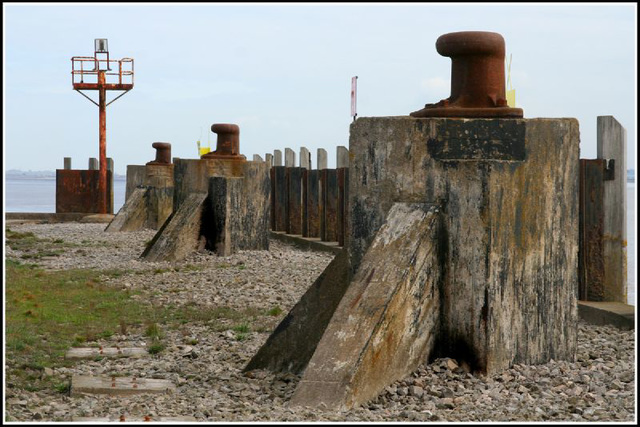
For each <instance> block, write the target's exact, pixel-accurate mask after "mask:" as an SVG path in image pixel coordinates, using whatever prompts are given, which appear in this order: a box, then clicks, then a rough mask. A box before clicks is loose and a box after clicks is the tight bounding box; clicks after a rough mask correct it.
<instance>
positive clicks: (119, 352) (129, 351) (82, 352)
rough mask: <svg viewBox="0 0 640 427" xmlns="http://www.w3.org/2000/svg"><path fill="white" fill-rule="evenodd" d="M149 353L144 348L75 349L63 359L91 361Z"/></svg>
mask: <svg viewBox="0 0 640 427" xmlns="http://www.w3.org/2000/svg"><path fill="white" fill-rule="evenodd" d="M148 355H149V352H148V351H147V350H146V349H144V348H134V347H104V348H99V347H76V348H71V349H69V351H67V354H65V356H64V357H65V359H93V358H96V357H100V356H102V357H134V358H137V357H144V356H148Z"/></svg>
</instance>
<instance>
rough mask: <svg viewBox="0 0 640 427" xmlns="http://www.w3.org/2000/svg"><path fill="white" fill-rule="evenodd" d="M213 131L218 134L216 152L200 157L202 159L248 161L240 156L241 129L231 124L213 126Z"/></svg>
mask: <svg viewBox="0 0 640 427" xmlns="http://www.w3.org/2000/svg"><path fill="white" fill-rule="evenodd" d="M211 131H212V132H214V133H216V134H218V141H217V142H216V150H215V151H211V152H209V153H206V154H203V155H202V156H200V158H202V159H246V157H245V156H244V155H242V154H240V128H239V127H238V125H234V124H229V123H216V124H213V125H211Z"/></svg>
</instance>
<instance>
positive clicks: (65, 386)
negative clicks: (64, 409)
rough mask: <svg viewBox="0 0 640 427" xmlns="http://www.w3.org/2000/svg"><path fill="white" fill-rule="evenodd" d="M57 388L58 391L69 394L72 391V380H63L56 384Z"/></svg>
mask: <svg viewBox="0 0 640 427" xmlns="http://www.w3.org/2000/svg"><path fill="white" fill-rule="evenodd" d="M55 390H56V391H57V392H58V393H62V394H69V392H70V391H71V382H70V381H65V382H62V383H58V384H56V386H55Z"/></svg>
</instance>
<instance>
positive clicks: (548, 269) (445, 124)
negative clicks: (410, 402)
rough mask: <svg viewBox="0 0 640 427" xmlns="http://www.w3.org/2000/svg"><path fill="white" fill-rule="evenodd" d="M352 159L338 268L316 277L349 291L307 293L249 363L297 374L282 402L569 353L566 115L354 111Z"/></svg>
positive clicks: (571, 157) (572, 220)
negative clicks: (331, 300)
mask: <svg viewBox="0 0 640 427" xmlns="http://www.w3.org/2000/svg"><path fill="white" fill-rule="evenodd" d="M349 153H350V154H349V155H350V163H349V180H348V185H349V197H348V210H349V215H348V218H349V220H348V224H347V232H346V233H345V234H346V236H345V251H346V255H344V256H345V257H346V265H342V266H338V265H336V264H333V265H331V264H330V265H329V266H328V267H327V269H326V270H325V272H324V273H323V275H324V277H328V275H330V274H331V275H335V276H333V277H336V278H338V280H346V283H347V284H345V283H344V282H343V283H342V286H346V291H345V292H344V296H343V297H342V298H341V301H340V302H339V305H338V306H337V308H335V309H333V307H334V306H333V305H331V304H329V305H327V306H326V307H325V306H321V305H315V304H314V303H311V302H310V301H309V300H308V298H309V297H308V296H307V294H305V296H303V298H302V299H301V300H300V302H299V303H298V304H297V305H296V306H295V307H294V308H293V309H292V310H291V312H290V313H289V314H288V315H287V316H286V317H285V319H284V320H283V322H281V324H280V325H279V326H278V327H277V328H276V330H275V331H274V333H273V334H272V335H271V336H270V337H269V339H268V340H267V342H266V343H265V344H264V345H263V347H262V348H261V349H260V350H259V351H258V353H257V354H256V356H254V359H252V362H250V364H249V365H248V367H252V366H253V367H267V368H269V369H275V370H287V369H291V370H294V369H295V371H297V372H302V371H304V376H303V378H302V381H301V382H300V383H299V385H298V389H297V390H296V391H295V393H294V395H293V397H292V400H291V404H295V405H306V406H318V405H321V404H324V405H326V406H328V407H330V408H341V409H348V408H350V407H353V406H356V405H358V404H360V403H363V402H365V401H366V400H368V399H370V398H372V397H375V395H376V394H377V393H379V392H380V391H381V390H382V389H383V387H384V386H386V385H388V384H389V383H390V382H392V381H394V380H396V379H399V378H402V377H403V376H406V375H408V374H409V373H410V372H411V370H412V369H414V368H415V367H416V366H417V364H419V363H422V362H424V361H426V360H427V357H451V358H455V359H457V360H459V361H460V362H461V363H466V364H468V365H469V366H470V367H471V369H472V370H473V371H475V372H481V373H485V374H494V373H496V372H499V371H501V370H503V369H507V368H509V367H512V366H513V365H515V364H540V363H546V362H548V361H549V360H551V359H554V360H566V361H574V360H575V355H576V347H577V322H578V309H577V299H576V291H577V285H578V282H577V276H578V257H577V252H578V194H579V192H578V165H579V162H578V156H579V128H578V122H577V120H575V119H451V118H419V119H416V118H411V117H378V118H366V117H364V118H359V119H358V120H356V121H355V122H353V123H352V124H351V130H350V141H349ZM334 171H335V170H334ZM323 191H324V190H323ZM436 206H437V207H438V208H436ZM436 209H438V210H439V212H436ZM421 212H422V213H421ZM337 260H338V258H336V260H334V261H336V262H337ZM340 268H346V269H347V271H341V270H340ZM321 277H323V276H321ZM345 277H346V279H344V278H345ZM323 284H324V282H323V281H322V280H321V279H319V280H318V281H316V283H314V285H313V286H312V288H310V290H309V291H308V295H313V293H314V292H316V293H317V292H318V289H319V288H321V287H322V285H323ZM333 310H335V312H332V313H330V314H328V313H327V311H333ZM319 312H322V313H319ZM321 315H322V316H328V318H330V319H331V321H330V322H329V323H326V328H325V329H324V333H323V331H318V330H317V329H318V328H322V327H323V326H322V325H323V324H324V323H322V322H318V321H316V320H315V319H318V318H319V316H321ZM312 330H313V331H314V333H313V334H309V332H310V331H312ZM435 331H437V332H435ZM308 335H309V336H313V337H317V336H322V338H321V339H320V340H319V341H316V339H315V338H311V339H306V337H307V336H308ZM314 345H315V348H314ZM276 346H281V347H282V348H274V347H276ZM309 353H313V356H311V358H310V359H309V358H308V357H309ZM414 357H415V359H414ZM258 359H259V360H260V363H258V362H257V360H258ZM253 360H256V362H255V363H254V362H253Z"/></svg>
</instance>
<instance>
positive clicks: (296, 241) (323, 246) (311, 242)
mask: <svg viewBox="0 0 640 427" xmlns="http://www.w3.org/2000/svg"><path fill="white" fill-rule="evenodd" d="M269 235H270V237H271V238H273V239H276V240H280V241H281V242H284V243H289V244H292V245H295V246H296V247H298V248H300V249H306V250H315V251H322V252H330V253H333V254H337V253H339V252H340V251H341V250H342V246H338V242H323V241H322V240H320V238H318V237H302V235H300V234H287V233H286V232H284V231H269Z"/></svg>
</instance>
